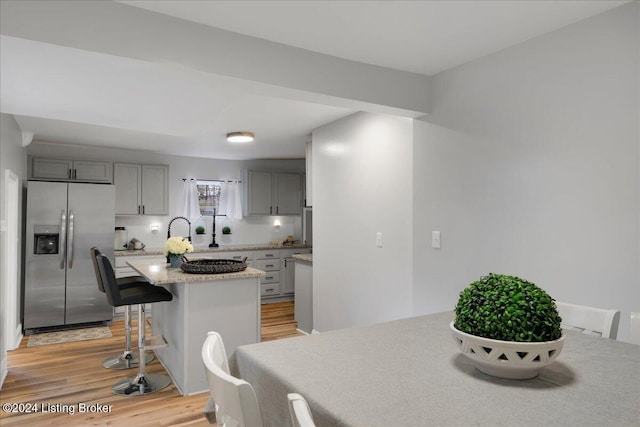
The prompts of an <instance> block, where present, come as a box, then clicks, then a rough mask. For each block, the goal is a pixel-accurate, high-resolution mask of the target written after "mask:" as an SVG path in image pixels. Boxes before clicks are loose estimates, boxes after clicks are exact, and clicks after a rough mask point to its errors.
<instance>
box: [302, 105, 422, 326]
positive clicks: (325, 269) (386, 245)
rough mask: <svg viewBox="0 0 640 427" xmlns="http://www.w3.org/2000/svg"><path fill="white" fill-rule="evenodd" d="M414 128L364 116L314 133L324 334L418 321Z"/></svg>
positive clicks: (317, 308) (318, 305) (316, 280)
mask: <svg viewBox="0 0 640 427" xmlns="http://www.w3.org/2000/svg"><path fill="white" fill-rule="evenodd" d="M412 128H413V125H412V120H411V119H405V118H398V117H392V116H383V115H376V114H368V113H357V114H354V115H351V116H349V117H346V118H344V119H342V120H338V121H336V122H333V123H330V124H328V125H325V126H323V127H321V128H318V129H316V130H314V132H313V156H312V157H313V171H312V173H313V192H314V195H313V199H314V200H313V227H314V229H313V243H314V245H313V246H314V247H313V293H314V295H313V299H314V306H313V317H314V320H313V327H314V329H316V330H318V331H320V332H323V331H327V330H331V329H338V328H344V327H349V326H358V325H366V324H372V323H377V322H382V321H386V320H390V319H397V318H402V317H408V316H410V315H411V310H412V304H411V299H412V267H411V264H412V258H411V252H412V249H411V242H412V234H411V223H412V171H411V169H412V168H411V156H412V145H413V142H412V141H413V136H412V132H413V131H412ZM377 232H381V233H383V247H382V248H378V247H376V233H377Z"/></svg>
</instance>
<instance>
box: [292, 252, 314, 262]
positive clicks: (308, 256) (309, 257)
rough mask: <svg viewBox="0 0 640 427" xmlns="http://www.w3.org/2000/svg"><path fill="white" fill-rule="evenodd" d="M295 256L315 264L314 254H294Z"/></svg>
mask: <svg viewBox="0 0 640 427" xmlns="http://www.w3.org/2000/svg"><path fill="white" fill-rule="evenodd" d="M292 256H293V258H295V259H299V260H300V261H306V262H308V263H311V264H313V254H293V255H292Z"/></svg>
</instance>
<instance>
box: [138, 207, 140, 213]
mask: <svg viewBox="0 0 640 427" xmlns="http://www.w3.org/2000/svg"><path fill="white" fill-rule="evenodd" d="M138 215H140V205H138Z"/></svg>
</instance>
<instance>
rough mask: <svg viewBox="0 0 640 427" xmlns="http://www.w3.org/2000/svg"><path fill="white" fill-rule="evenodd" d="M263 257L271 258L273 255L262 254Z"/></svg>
mask: <svg viewBox="0 0 640 427" xmlns="http://www.w3.org/2000/svg"><path fill="white" fill-rule="evenodd" d="M264 256H265V257H273V254H264Z"/></svg>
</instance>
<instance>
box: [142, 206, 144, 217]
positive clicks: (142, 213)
mask: <svg viewBox="0 0 640 427" xmlns="http://www.w3.org/2000/svg"><path fill="white" fill-rule="evenodd" d="M142 214H143V215H144V205H142Z"/></svg>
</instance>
